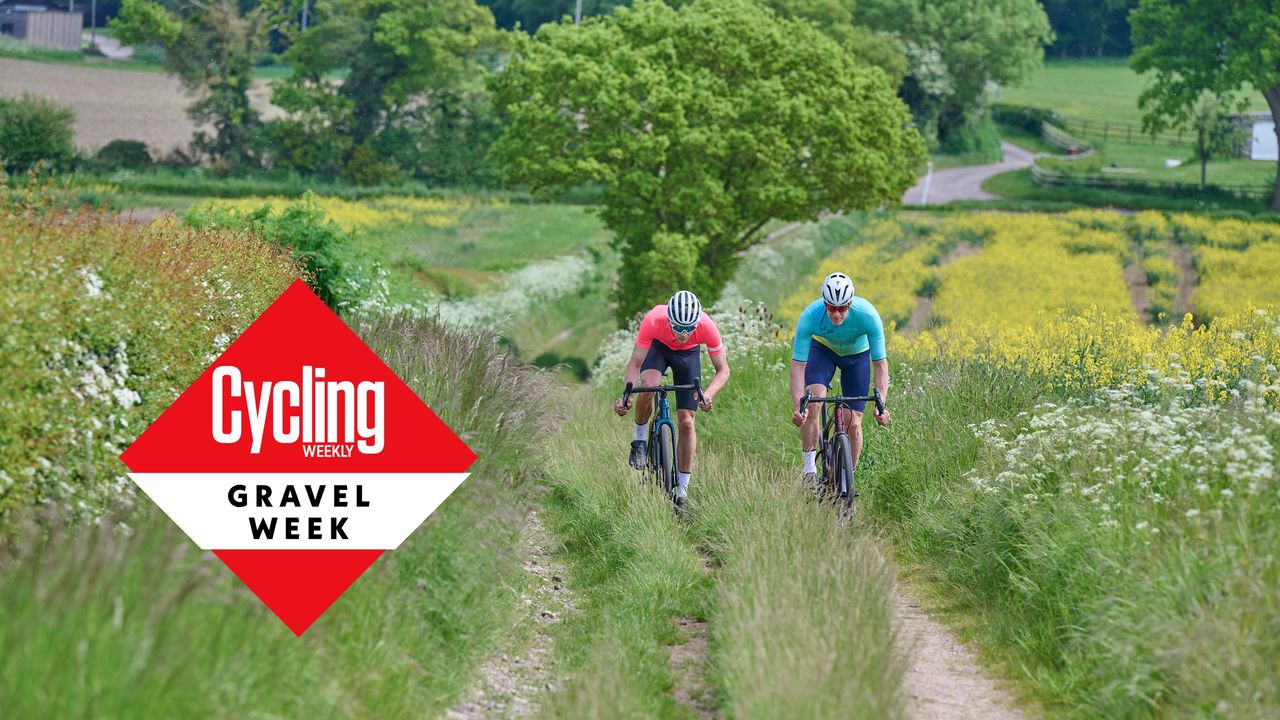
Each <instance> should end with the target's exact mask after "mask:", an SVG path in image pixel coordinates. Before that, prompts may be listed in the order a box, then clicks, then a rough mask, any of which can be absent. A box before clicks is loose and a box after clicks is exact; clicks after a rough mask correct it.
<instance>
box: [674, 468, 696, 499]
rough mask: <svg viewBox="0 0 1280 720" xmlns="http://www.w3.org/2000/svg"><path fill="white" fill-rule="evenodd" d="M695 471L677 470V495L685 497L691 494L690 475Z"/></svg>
mask: <svg viewBox="0 0 1280 720" xmlns="http://www.w3.org/2000/svg"><path fill="white" fill-rule="evenodd" d="M692 474H693V473H683V472H677V473H676V475H677V476H678V477H679V480H678V481H677V482H676V497H684V496H685V495H688V494H689V476H690V475H692Z"/></svg>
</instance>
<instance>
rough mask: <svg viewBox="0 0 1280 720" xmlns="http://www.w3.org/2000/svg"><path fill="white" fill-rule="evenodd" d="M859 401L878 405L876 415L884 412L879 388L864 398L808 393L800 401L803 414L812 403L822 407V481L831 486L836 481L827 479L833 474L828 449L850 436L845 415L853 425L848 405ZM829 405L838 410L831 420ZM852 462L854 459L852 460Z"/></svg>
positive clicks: (819, 452) (819, 453)
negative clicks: (840, 438)
mask: <svg viewBox="0 0 1280 720" xmlns="http://www.w3.org/2000/svg"><path fill="white" fill-rule="evenodd" d="M857 401H866V402H872V401H874V402H875V404H876V414H877V415H879V414H880V413H883V412H884V400H883V399H881V397H880V390H879V389H877V388H872V394H870V395H862V396H853V395H838V396H835V397H814V396H813V395H812V394H811V393H808V392H806V393H805V394H804V397H803V398H801V400H800V410H801V411H802V412H803V411H805V410H807V409H808V407H809V405H810V404H812V403H818V404H820V405H822V419H821V420H820V421H819V423H818V424H819V427H820V433H819V435H818V447H817V450H818V456H819V457H820V458H822V464H823V467H822V470H823V478H822V479H823V481H824V482H825V483H826V484H827V485H829V486H830V485H833V484H834V481H832V480H831V479H830V478H829V477H827V475H829V474H830V473H831V464H830V463H829V462H828V459H827V450H828V448H830V447H831V445H832V444H833V443H835V442H836V440H838V439H839V437H840V436H841V435H845V436H847V435H848V434H849V433H848V431H847V430H846V429H845V413H846V412H847V413H848V414H849V422H850V423H851V422H852V419H853V412H854V411H853V408H851V407H849V406H848V405H849V403H852V402H857ZM827 405H835V406H836V409H835V411H834V412H833V413H832V415H831V417H830V418H828V417H827ZM833 429H834V430H835V432H832V430H833ZM850 460H852V458H850ZM850 470H851V472H850V473H849V475H850V479H851V481H852V475H853V473H852V468H851V469H850ZM832 489H833V490H834V491H835V492H836V493H839V492H840V491H841V489H839V488H832ZM847 490H848V488H845V491H847Z"/></svg>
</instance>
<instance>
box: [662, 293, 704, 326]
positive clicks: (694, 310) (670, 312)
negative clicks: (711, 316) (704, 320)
mask: <svg viewBox="0 0 1280 720" xmlns="http://www.w3.org/2000/svg"><path fill="white" fill-rule="evenodd" d="M701 316H702V303H700V302H698V296H697V295H694V294H693V293H691V292H689V291H688V290H681V291H679V292H677V293H676V294H675V295H672V296H671V299H670V300H668V301H667V320H669V321H670V322H671V324H672V325H684V326H690V325H697V324H698V318H700V317H701Z"/></svg>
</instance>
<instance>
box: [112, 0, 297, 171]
mask: <svg viewBox="0 0 1280 720" xmlns="http://www.w3.org/2000/svg"><path fill="white" fill-rule="evenodd" d="M168 4H169V5H172V6H173V7H174V8H176V9H167V8H166V7H165V6H163V5H161V4H159V3H156V2H152V1H151V0H124V3H123V4H122V6H121V9H120V14H119V15H118V16H117V17H116V18H115V19H114V20H112V21H111V23H110V24H111V27H112V28H113V29H114V30H115V33H116V38H117V39H119V40H120V42H121V43H123V44H125V45H134V44H140V43H144V42H152V43H156V44H158V45H160V46H162V47H164V49H165V60H164V67H165V69H166V70H167V71H169V72H171V73H173V74H175V75H177V76H178V79H179V80H181V81H182V84H183V85H184V86H185V87H186V88H187V89H188V90H189V91H190V92H192V93H193V94H195V95H196V96H197V97H198V99H197V100H196V102H195V103H194V104H193V105H192V106H191V107H190V108H188V109H187V114H188V115H189V116H190V117H191V119H192V120H194V121H195V122H196V123H197V124H200V125H204V124H209V125H212V126H213V130H214V134H213V136H212V137H210V136H209V135H208V134H207V133H205V132H204V131H200V132H197V133H196V136H195V141H194V143H193V144H194V147H195V149H196V150H197V151H199V152H201V153H204V154H207V155H208V156H210V157H211V158H212V159H213V160H214V161H215V163H217V164H219V165H223V166H225V167H226V168H228V169H235V168H237V167H240V166H243V165H257V164H259V163H260V162H261V157H260V152H259V151H260V143H259V142H258V139H259V137H260V136H259V132H260V131H261V129H262V122H261V119H260V118H259V116H258V113H257V111H256V110H254V109H253V107H252V106H251V105H250V104H249V88H250V87H251V86H252V85H253V63H254V61H255V60H257V59H258V58H259V57H260V56H261V55H262V53H263V52H265V51H266V49H267V42H268V39H269V35H270V33H271V31H272V30H273V29H274V28H276V27H278V26H279V24H280V23H281V22H282V21H283V20H284V18H285V17H286V14H285V12H284V6H283V3H282V0H263V1H262V2H258V3H255V4H254V5H253V6H252V7H251V8H250V9H249V10H247V11H244V12H241V9H240V5H239V4H238V3H236V2H232V0H191V1H190V2H186V1H182V2H171V3H168Z"/></svg>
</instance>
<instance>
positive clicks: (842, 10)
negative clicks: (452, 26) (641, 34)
mask: <svg viewBox="0 0 1280 720" xmlns="http://www.w3.org/2000/svg"><path fill="white" fill-rule="evenodd" d="M575 1H576V0H480V4H482V5H486V6H488V7H489V9H490V10H492V11H493V16H494V19H495V20H496V21H497V23H498V27H501V28H507V29H511V28H513V27H514V26H515V25H516V23H519V24H520V27H521V29H523V30H524V31H525V32H527V33H529V34H531V35H532V34H533V33H535V32H537V30H538V28H540V27H542V25H543V24H544V23H548V22H555V21H557V20H560V19H562V18H571V17H573V11H574V5H575ZM691 1H692V0H666V3H667V4H668V5H670V6H672V7H680V6H681V5H687V4H688V3H689V2H691ZM759 2H760V3H761V4H762V5H764V6H765V7H767V8H769V9H770V10H773V11H774V12H776V13H777V14H778V15H780V16H781V17H785V18H792V19H796V20H808V21H809V22H811V23H813V24H814V25H815V26H816V27H817V28H818V29H819V30H821V31H822V32H823V33H825V34H826V35H827V36H829V37H830V38H831V39H832V40H835V41H836V42H837V43H840V45H841V46H842V47H843V48H844V49H846V50H848V51H849V52H851V53H852V54H853V55H854V57H855V58H857V59H858V60H861V61H864V62H867V63H871V64H873V65H877V66H879V67H880V68H881V69H882V70H884V71H885V72H886V73H888V74H889V76H890V77H891V78H892V79H893V80H894V82H900V81H901V80H902V76H903V75H904V74H905V73H906V69H907V60H906V56H905V55H903V52H902V45H901V43H899V42H897V41H896V40H894V39H893V38H892V37H890V36H888V35H886V34H884V33H877V32H875V31H874V30H872V29H871V28H869V27H866V26H865V25H864V24H862V23H860V22H858V13H857V3H856V2H854V0H759ZM630 5H631V0H582V16H583V17H597V16H600V15H607V14H609V13H611V12H613V10H614V9H615V8H618V7H629V6H630Z"/></svg>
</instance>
